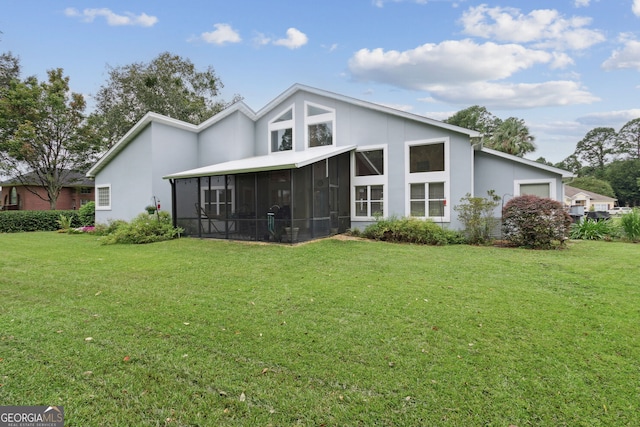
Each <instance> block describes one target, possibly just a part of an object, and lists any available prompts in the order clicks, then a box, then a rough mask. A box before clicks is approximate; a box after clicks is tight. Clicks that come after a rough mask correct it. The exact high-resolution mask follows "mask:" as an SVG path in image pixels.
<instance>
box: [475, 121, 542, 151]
mask: <svg viewBox="0 0 640 427" xmlns="http://www.w3.org/2000/svg"><path fill="white" fill-rule="evenodd" d="M534 139H535V138H534V137H533V135H531V134H530V133H529V128H528V127H527V126H526V125H525V124H524V120H522V119H518V118H516V117H509V118H508V119H506V120H505V121H503V122H502V123H500V125H499V126H498V127H497V128H496V129H495V131H494V132H493V135H491V137H490V138H489V139H488V141H486V142H485V146H486V147H488V148H493V149H494V150H498V151H502V152H504V153H508V154H512V155H514V156H518V157H522V156H524V155H525V154H527V153H531V152H533V151H535V149H536V146H535V144H534V143H533V141H534Z"/></svg>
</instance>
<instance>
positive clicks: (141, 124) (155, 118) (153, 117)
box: [87, 101, 256, 178]
mask: <svg viewBox="0 0 640 427" xmlns="http://www.w3.org/2000/svg"><path fill="white" fill-rule="evenodd" d="M236 111H241V112H243V113H244V114H245V115H247V116H248V117H249V118H251V119H252V120H255V116H256V113H255V112H254V111H253V110H252V109H251V108H249V107H248V106H247V105H246V104H245V103H244V102H242V101H239V102H236V103H234V104H233V105H231V106H229V107H227V108H225V109H224V110H222V111H221V112H219V113H218V114H216V115H214V116H213V117H211V118H209V119H207V120H205V121H204V122H202V123H200V124H199V125H194V124H191V123H187V122H184V121H182V120H177V119H173V118H171V117H167V116H163V115H162V114H158V113H153V112H148V113H147V114H145V115H144V117H142V119H140V120H139V121H138V123H136V124H135V125H133V127H132V128H131V129H129V131H128V132H127V133H126V134H125V135H124V136H123V137H122V138H120V140H119V141H118V142H116V143H115V144H114V145H113V147H111V148H110V149H109V150H108V151H107V152H106V153H104V154H103V155H102V157H100V159H99V160H98V161H97V162H96V163H95V164H94V165H93V166H92V167H91V169H89V171H88V172H87V176H89V177H92V178H93V177H95V176H96V174H97V173H98V172H100V170H101V169H102V168H103V167H105V166H106V165H107V164H109V162H110V161H111V160H113V158H114V157H116V156H117V155H118V153H119V152H120V151H122V150H123V149H124V148H125V147H126V146H127V145H128V144H129V143H130V142H131V141H133V139H134V138H135V137H136V136H137V135H138V134H139V133H140V132H142V131H143V130H144V128H146V127H147V126H148V125H149V124H150V123H152V122H153V123H162V124H164V125H167V126H172V127H175V128H178V129H183V130H186V131H189V132H194V133H199V132H201V131H202V130H203V129H206V128H208V127H209V126H211V125H213V124H215V123H217V122H219V121H220V120H222V119H224V118H225V117H227V116H229V115H231V114H233V113H235V112H236Z"/></svg>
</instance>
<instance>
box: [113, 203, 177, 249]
mask: <svg viewBox="0 0 640 427" xmlns="http://www.w3.org/2000/svg"><path fill="white" fill-rule="evenodd" d="M180 233H182V229H180V228H175V227H174V226H173V223H172V221H171V215H169V213H168V212H164V211H163V212H159V213H158V215H153V216H150V215H149V214H148V213H141V214H140V215H138V216H137V217H135V218H134V219H133V220H132V221H131V222H130V223H124V224H123V223H117V226H116V227H115V231H114V232H113V233H111V234H108V235H106V236H104V237H103V238H102V239H101V242H102V243H104V244H114V243H137V244H141V243H154V242H160V241H163V240H171V239H174V238H176V237H179V236H180Z"/></svg>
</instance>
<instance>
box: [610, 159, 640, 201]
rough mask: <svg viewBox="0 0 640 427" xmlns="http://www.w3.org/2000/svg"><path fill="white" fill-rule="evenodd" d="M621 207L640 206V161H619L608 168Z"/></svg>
mask: <svg viewBox="0 0 640 427" xmlns="http://www.w3.org/2000/svg"><path fill="white" fill-rule="evenodd" d="M606 176H607V180H608V181H609V182H610V183H611V187H612V188H613V191H615V193H616V196H617V198H618V204H619V205H620V206H640V186H639V185H638V180H639V179H640V160H637V159H634V160H617V161H615V162H612V163H611V164H609V165H607V167H606Z"/></svg>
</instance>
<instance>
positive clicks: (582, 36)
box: [460, 0, 640, 50]
mask: <svg viewBox="0 0 640 427" xmlns="http://www.w3.org/2000/svg"><path fill="white" fill-rule="evenodd" d="M636 1H640V0H636ZM460 22H461V23H462V25H463V27H464V28H463V32H464V33H465V34H469V35H472V36H474V37H482V38H493V39H496V40H498V41H502V42H514V43H534V46H535V47H539V48H555V49H560V50H564V49H571V50H583V49H586V48H588V47H590V46H593V45H594V44H597V43H600V42H602V41H604V40H605V37H604V35H603V34H602V33H601V32H600V31H597V30H591V29H588V28H585V27H587V26H588V25H590V24H591V18H587V17H571V18H564V17H562V16H561V15H560V13H559V12H558V11H557V10H553V9H538V10H533V11H531V12H529V14H527V15H524V14H523V13H522V12H520V10H519V9H516V8H511V7H505V8H503V7H492V8H490V7H488V6H487V5H484V4H483V5H480V6H477V7H471V8H469V9H468V10H467V11H465V12H464V13H463V15H462V18H461V19H460Z"/></svg>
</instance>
